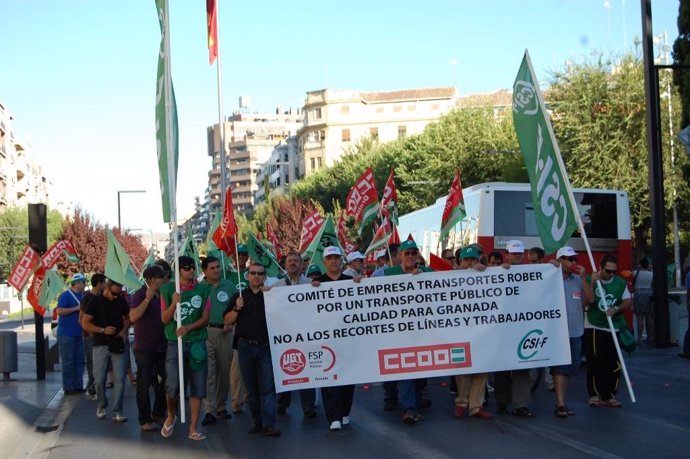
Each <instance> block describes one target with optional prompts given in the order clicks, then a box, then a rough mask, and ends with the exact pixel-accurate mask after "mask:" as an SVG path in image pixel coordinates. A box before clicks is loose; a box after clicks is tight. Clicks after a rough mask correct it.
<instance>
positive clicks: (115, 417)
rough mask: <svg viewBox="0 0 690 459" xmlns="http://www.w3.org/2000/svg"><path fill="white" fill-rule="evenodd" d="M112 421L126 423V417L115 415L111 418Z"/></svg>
mask: <svg viewBox="0 0 690 459" xmlns="http://www.w3.org/2000/svg"><path fill="white" fill-rule="evenodd" d="M113 421H115V422H127V417H126V416H123V415H121V414H120V413H116V414H115V416H113Z"/></svg>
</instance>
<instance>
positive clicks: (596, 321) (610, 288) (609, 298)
mask: <svg viewBox="0 0 690 459" xmlns="http://www.w3.org/2000/svg"><path fill="white" fill-rule="evenodd" d="M587 282H588V283H590V284H591V283H592V276H591V275H589V276H587ZM601 286H602V287H603V288H604V292H605V293H606V302H605V303H604V302H603V301H601V297H600V296H599V288H598V287H597V284H594V287H593V289H594V303H592V304H590V305H589V306H588V308H587V320H588V321H589V323H590V324H592V325H594V326H595V327H603V328H608V326H609V324H608V321H607V320H606V309H608V308H612V307H614V306H618V305H619V304H621V302H622V301H623V294H624V293H625V289H626V288H628V284H627V283H626V282H625V279H623V278H622V277H619V276H614V277H613V278H612V279H611V282H609V283H604V282H602V283H601ZM597 305H598V306H597ZM611 320H612V321H613V326H614V327H615V328H616V330H620V329H621V328H623V327H625V326H626V323H625V317H623V314H615V315H613V316H612V317H611Z"/></svg>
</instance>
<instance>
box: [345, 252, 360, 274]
mask: <svg viewBox="0 0 690 459" xmlns="http://www.w3.org/2000/svg"><path fill="white" fill-rule="evenodd" d="M343 274H345V275H346V276H350V277H355V276H364V255H362V253H361V252H359V251H357V250H355V251H354V252H350V253H349V254H348V255H347V269H346V270H345V271H343Z"/></svg>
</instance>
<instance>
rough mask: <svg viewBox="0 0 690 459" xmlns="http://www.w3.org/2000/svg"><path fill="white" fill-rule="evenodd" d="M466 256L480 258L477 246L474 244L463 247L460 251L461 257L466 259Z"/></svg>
mask: <svg viewBox="0 0 690 459" xmlns="http://www.w3.org/2000/svg"><path fill="white" fill-rule="evenodd" d="M466 258H477V259H478V258H479V251H478V250H477V248H476V247H473V246H471V245H470V246H467V247H463V248H462V250H461V251H460V259H461V260H464V259H466Z"/></svg>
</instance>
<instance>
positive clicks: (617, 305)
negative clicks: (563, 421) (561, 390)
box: [583, 255, 632, 408]
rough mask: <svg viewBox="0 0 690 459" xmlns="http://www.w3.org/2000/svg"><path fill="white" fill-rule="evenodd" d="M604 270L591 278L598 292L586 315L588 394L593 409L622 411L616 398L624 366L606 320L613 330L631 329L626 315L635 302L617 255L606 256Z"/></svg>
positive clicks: (602, 268) (603, 261) (602, 267)
mask: <svg viewBox="0 0 690 459" xmlns="http://www.w3.org/2000/svg"><path fill="white" fill-rule="evenodd" d="M599 266H600V267H601V269H600V270H599V271H597V272H594V273H592V274H591V275H589V276H587V279H586V282H588V283H589V284H590V285H591V286H592V289H593V290H594V303H592V304H589V305H588V306H587V307H586V308H585V311H587V313H586V314H585V335H584V336H585V339H584V343H583V344H584V346H585V352H586V355H587V391H588V392H589V397H590V398H589V405H590V406H608V407H611V408H620V407H621V406H622V404H621V402H619V401H618V400H616V399H615V398H614V396H615V395H616V392H618V384H619V383H620V375H621V364H620V362H619V360H618V353H617V352H616V345H615V344H614V343H613V340H614V339H617V338H616V336H611V329H610V328H609V324H608V320H607V319H606V317H607V316H608V317H611V321H612V322H613V327H614V328H615V329H616V330H620V329H622V328H623V327H627V324H626V322H625V317H624V316H623V314H622V312H623V311H625V310H626V309H629V308H630V307H631V306H632V298H631V295H630V292H629V291H628V285H627V283H626V282H625V279H623V278H622V277H620V276H616V272H617V271H618V259H617V258H616V257H614V256H613V255H605V256H604V257H603V258H602V259H601V263H600V264H599ZM597 280H599V281H601V286H602V287H603V289H604V293H605V295H606V298H605V299H604V300H602V299H601V296H600V293H599V288H598V287H597Z"/></svg>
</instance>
